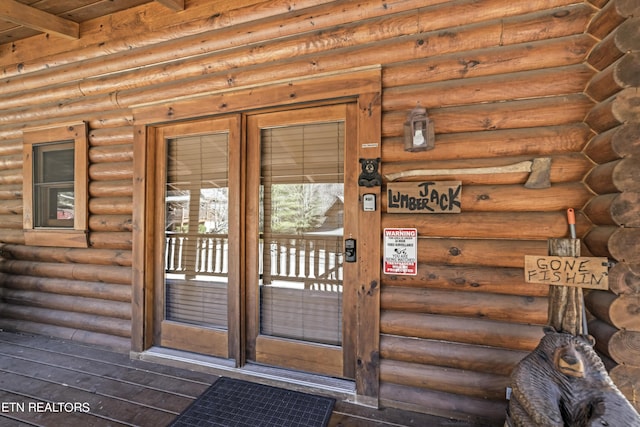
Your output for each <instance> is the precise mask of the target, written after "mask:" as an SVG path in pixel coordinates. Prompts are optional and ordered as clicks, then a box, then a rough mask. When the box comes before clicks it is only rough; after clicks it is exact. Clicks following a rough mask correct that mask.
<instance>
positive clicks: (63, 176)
mask: <svg viewBox="0 0 640 427" xmlns="http://www.w3.org/2000/svg"><path fill="white" fill-rule="evenodd" d="M33 159H34V164H33V168H34V171H33V172H34V173H33V174H34V181H33V201H34V206H33V210H34V226H36V227H61V228H73V220H74V207H75V204H74V144H73V142H62V143H51V144H38V145H34V146H33Z"/></svg>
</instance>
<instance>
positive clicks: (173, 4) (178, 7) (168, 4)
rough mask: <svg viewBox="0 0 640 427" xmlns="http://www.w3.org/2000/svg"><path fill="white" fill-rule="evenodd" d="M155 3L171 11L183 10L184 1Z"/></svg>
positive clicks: (174, 0)
mask: <svg viewBox="0 0 640 427" xmlns="http://www.w3.org/2000/svg"><path fill="white" fill-rule="evenodd" d="M156 2H158V3H160V4H161V5H163V6H165V7H168V8H169V9H171V10H175V11H179V10H184V0H156Z"/></svg>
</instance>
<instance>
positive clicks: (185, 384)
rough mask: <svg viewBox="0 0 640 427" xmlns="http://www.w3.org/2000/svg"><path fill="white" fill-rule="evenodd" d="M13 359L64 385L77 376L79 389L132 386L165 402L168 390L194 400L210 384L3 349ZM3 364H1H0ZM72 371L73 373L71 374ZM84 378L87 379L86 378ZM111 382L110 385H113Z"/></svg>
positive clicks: (0, 352)
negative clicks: (42, 369)
mask: <svg viewBox="0 0 640 427" xmlns="http://www.w3.org/2000/svg"><path fill="white" fill-rule="evenodd" d="M2 356H5V357H12V358H14V359H19V360H23V361H24V362H25V363H26V362H31V363H32V364H33V365H35V366H37V365H45V366H47V367H49V368H50V370H49V375H53V374H54V373H57V374H59V375H60V381H62V380H63V379H64V378H65V376H66V375H67V374H73V375H76V376H77V377H78V378H77V379H76V381H78V384H76V385H77V386H80V385H81V382H80V380H83V381H84V382H86V383H87V384H89V385H88V387H91V388H93V389H99V388H106V389H109V387H116V386H117V383H122V384H123V385H129V386H130V389H131V390H132V392H134V393H135V392H137V391H141V390H143V389H147V390H149V393H150V394H154V393H160V394H161V395H162V396H163V398H170V397H172V396H165V395H166V390H171V394H172V395H174V396H175V398H176V400H178V401H180V400H184V399H188V400H191V399H193V398H195V397H198V396H199V395H200V394H202V392H203V391H204V390H206V388H207V387H208V386H209V385H210V384H206V383H201V382H193V381H188V380H187V381H185V380H183V379H180V378H176V377H173V376H167V375H153V376H151V375H149V371H146V370H139V369H131V368H128V367H125V366H120V365H113V364H110V363H104V362H100V361H94V360H87V359H82V358H77V357H73V358H72V357H69V356H68V355H62V354H56V353H51V352H46V351H42V350H38V349H33V348H20V349H16V348H8V349H7V348H3V349H0V357H2ZM0 362H1V361H0ZM68 371H73V372H72V373H68ZM83 374H84V376H83ZM109 380H110V381H109Z"/></svg>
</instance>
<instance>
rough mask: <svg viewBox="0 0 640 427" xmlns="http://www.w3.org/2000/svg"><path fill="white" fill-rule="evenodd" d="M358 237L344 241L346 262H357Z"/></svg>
mask: <svg viewBox="0 0 640 427" xmlns="http://www.w3.org/2000/svg"><path fill="white" fill-rule="evenodd" d="M356 257H357V255H356V239H346V240H345V241H344V259H345V261H346V262H356Z"/></svg>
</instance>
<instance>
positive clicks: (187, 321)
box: [154, 104, 357, 377]
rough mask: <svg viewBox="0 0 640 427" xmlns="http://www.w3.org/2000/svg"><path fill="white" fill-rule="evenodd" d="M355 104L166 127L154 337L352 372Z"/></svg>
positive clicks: (161, 144)
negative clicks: (347, 248)
mask: <svg viewBox="0 0 640 427" xmlns="http://www.w3.org/2000/svg"><path fill="white" fill-rule="evenodd" d="M350 108H351V107H350V106H349V105H346V104H345V105H336V106H328V107H314V108H306V109H302V110H295V111H280V112H269V113H261V114H252V115H247V116H246V117H242V116H240V115H237V116H230V117H225V118H216V119H210V120H203V121H198V122H193V123H184V124H177V125H171V126H166V127H160V128H158V129H157V132H156V138H155V141H156V143H157V144H158V150H157V152H158V155H157V159H158V162H157V163H158V165H157V171H158V173H157V178H158V179H157V181H156V182H157V183H158V185H157V186H156V189H157V190H156V191H157V196H156V200H158V202H159V203H158V205H159V206H160V209H157V212H158V215H157V216H158V220H157V221H156V224H159V222H160V220H159V219H160V217H161V218H162V224H163V225H162V229H160V227H158V226H156V228H157V229H158V230H157V232H156V237H155V239H156V240H155V241H156V245H157V246H158V247H162V251H157V253H158V255H157V259H156V265H157V269H158V270H157V274H156V277H158V278H159V279H158V280H156V287H155V293H156V295H157V296H160V298H156V299H155V300H156V306H155V319H156V320H155V322H154V323H155V337H156V342H157V343H159V344H160V345H162V346H167V347H171V348H178V349H183V350H187V351H192V352H197V353H203V354H208V355H214V356H217V357H223V358H228V359H233V360H235V362H236V365H237V366H242V365H244V364H245V363H247V362H254V363H262V364H267V365H273V366H280V367H285V368H291V369H296V370H302V371H307V372H314V373H320V374H325V375H331V376H338V377H349V376H351V375H352V368H351V362H350V357H351V356H350V355H351V354H352V351H353V350H352V347H353V345H352V342H353V338H352V336H351V332H350V329H351V328H349V326H350V324H351V319H350V317H349V310H345V309H344V307H347V306H348V302H349V299H350V297H349V295H350V293H349V290H348V289H345V283H348V280H346V279H348V278H349V276H350V275H353V274H354V272H353V271H351V269H352V268H353V267H352V266H351V265H350V264H348V263H344V259H343V253H344V249H343V242H344V234H345V227H349V219H348V218H349V214H348V207H349V206H350V205H352V206H353V205H355V206H357V195H354V194H351V193H350V191H349V189H347V188H345V185H344V170H345V164H348V162H349V161H353V159H349V155H348V153H349V150H347V149H345V147H346V146H348V143H349V140H350V132H349V130H348V129H349V127H348V121H349V120H348V118H349V114H350V113H349V111H350ZM160 252H161V254H160ZM345 295H346V298H345Z"/></svg>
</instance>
